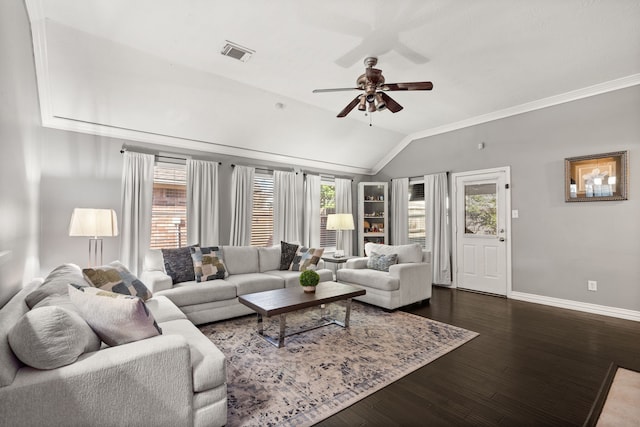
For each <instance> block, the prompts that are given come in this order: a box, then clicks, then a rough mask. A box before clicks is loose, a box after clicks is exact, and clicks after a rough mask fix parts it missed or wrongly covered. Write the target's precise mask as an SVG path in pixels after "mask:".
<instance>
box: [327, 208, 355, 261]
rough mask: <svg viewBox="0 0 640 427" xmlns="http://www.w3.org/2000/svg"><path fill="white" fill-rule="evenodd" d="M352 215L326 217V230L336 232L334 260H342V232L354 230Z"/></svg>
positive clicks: (343, 214)
mask: <svg viewBox="0 0 640 427" xmlns="http://www.w3.org/2000/svg"><path fill="white" fill-rule="evenodd" d="M354 229H355V227H354V225H353V215H351V214H350V213H339V214H329V215H327V230H336V232H337V233H336V251H335V252H334V253H333V256H334V258H342V257H343V256H344V249H342V248H341V246H342V230H354Z"/></svg>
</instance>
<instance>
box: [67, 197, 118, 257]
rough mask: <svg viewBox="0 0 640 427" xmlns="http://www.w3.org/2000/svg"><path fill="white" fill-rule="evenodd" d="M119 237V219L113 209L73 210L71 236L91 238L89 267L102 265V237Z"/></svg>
mask: <svg viewBox="0 0 640 427" xmlns="http://www.w3.org/2000/svg"><path fill="white" fill-rule="evenodd" d="M117 235H118V218H117V217H116V212H115V211H114V210H113V209H86V208H75V209H74V210H73V213H72V214H71V223H70V224H69V236H82V237H89V267H92V266H97V265H102V237H114V236H117ZM98 248H99V250H98ZM98 259H99V261H100V262H98Z"/></svg>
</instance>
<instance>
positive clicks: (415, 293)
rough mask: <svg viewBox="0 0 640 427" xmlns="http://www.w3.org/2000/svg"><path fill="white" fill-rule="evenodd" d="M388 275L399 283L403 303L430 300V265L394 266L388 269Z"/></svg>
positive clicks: (407, 264) (410, 264) (423, 263)
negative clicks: (395, 278)
mask: <svg viewBox="0 0 640 427" xmlns="http://www.w3.org/2000/svg"><path fill="white" fill-rule="evenodd" d="M389 274H390V275H391V276H393V277H397V278H398V281H399V282H400V291H401V293H402V299H403V301H402V302H403V303H404V302H405V301H416V300H419V299H428V298H431V264H429V263H426V262H417V263H405V264H395V265H392V266H390V267H389Z"/></svg>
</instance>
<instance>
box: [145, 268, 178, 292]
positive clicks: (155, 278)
mask: <svg viewBox="0 0 640 427" xmlns="http://www.w3.org/2000/svg"><path fill="white" fill-rule="evenodd" d="M140 280H141V281H142V283H144V284H145V286H146V287H147V288H149V289H150V290H151V292H158V291H165V290H167V289H171V288H172V287H173V280H172V279H171V276H169V275H168V274H165V273H164V272H162V271H158V270H154V271H143V272H142V274H141V275H140Z"/></svg>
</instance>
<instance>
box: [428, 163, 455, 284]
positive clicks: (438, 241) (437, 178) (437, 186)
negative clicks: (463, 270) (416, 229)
mask: <svg viewBox="0 0 640 427" xmlns="http://www.w3.org/2000/svg"><path fill="white" fill-rule="evenodd" d="M448 195H449V190H448V178H447V174H446V173H444V172H443V173H437V174H433V175H425V176H424V200H425V204H426V206H425V214H426V216H427V218H426V229H427V230H426V231H427V250H429V251H431V260H432V261H431V262H432V264H431V267H432V268H431V269H432V271H433V283H435V284H438V285H450V284H451V223H450V222H449V217H448V215H447V197H448Z"/></svg>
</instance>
